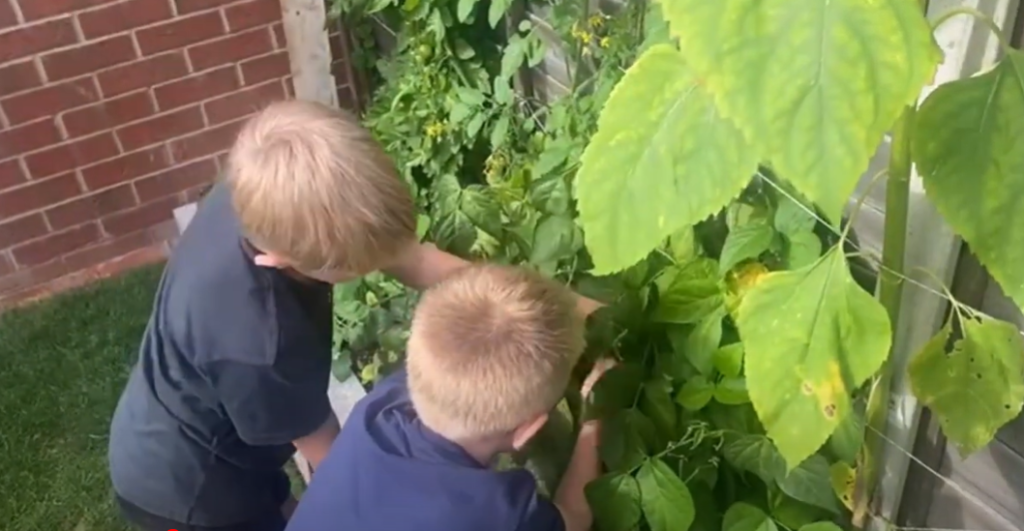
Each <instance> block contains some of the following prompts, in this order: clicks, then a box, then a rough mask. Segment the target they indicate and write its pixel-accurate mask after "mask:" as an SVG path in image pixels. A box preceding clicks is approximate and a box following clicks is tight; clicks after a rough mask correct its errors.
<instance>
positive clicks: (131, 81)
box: [96, 51, 188, 98]
mask: <svg viewBox="0 0 1024 531" xmlns="http://www.w3.org/2000/svg"><path fill="white" fill-rule="evenodd" d="M186 75H188V63H186V62H185V54H184V52H180V51H179V52H172V53H167V54H163V55H157V56H154V57H150V58H147V59H143V60H141V61H136V62H134V63H130V64H126V65H124V66H119V67H117V68H112V69H110V70H105V71H103V72H100V73H99V74H97V75H96V79H97V80H98V81H99V84H100V89H101V90H102V91H103V95H104V96H105V97H108V98H109V97H111V96H117V95H119V94H124V93H125V92H130V91H133V90H137V89H141V88H149V87H151V86H153V85H156V84H158V83H163V82H164V81H170V80H172V79H177V78H179V77H182V76H186Z"/></svg>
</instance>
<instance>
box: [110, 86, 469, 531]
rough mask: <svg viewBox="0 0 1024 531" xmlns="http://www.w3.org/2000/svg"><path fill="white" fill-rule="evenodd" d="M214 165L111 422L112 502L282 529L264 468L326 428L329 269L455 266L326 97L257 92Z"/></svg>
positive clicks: (153, 518)
mask: <svg viewBox="0 0 1024 531" xmlns="http://www.w3.org/2000/svg"><path fill="white" fill-rule="evenodd" d="M225 173H226V174H225V176H224V179H223V182H222V183H219V184H217V185H216V186H215V187H214V188H213V190H212V191H211V192H210V194H209V195H208V196H207V197H206V198H205V199H204V201H203V203H202V205H201V206H200V208H199V211H198V212H197V214H196V216H195V218H194V219H193V220H192V222H191V224H190V226H189V228H188V230H187V231H185V233H184V234H183V235H182V237H181V240H180V241H179V242H178V245H177V247H176V248H175V250H174V253H173V255H172V256H171V259H170V261H169V262H168V264H167V267H166V269H165V271H164V275H163V279H162V280H161V282H160V286H159V289H158V293H157V296H156V300H155V303H154V306H153V312H152V316H151V318H150V321H149V325H148V327H147V329H146V332H145V336H144V337H143V341H142V346H141V348H140V353H139V361H138V363H137V364H136V366H135V367H134V369H133V370H132V373H131V376H130V378H129V381H128V384H127V387H126V389H125V390H124V393H123V394H122V396H121V399H120V402H119V404H118V406H117V410H116V412H115V414H114V418H113V421H112V424H111V433H110V442H109V460H110V473H111V478H112V480H113V484H114V490H115V492H116V494H117V499H118V503H119V505H120V507H121V509H122V512H123V513H124V515H125V516H126V517H127V518H128V519H129V520H130V521H132V522H133V523H135V524H136V525H138V526H139V527H141V528H142V529H145V530H154V531H167V530H168V529H177V530H178V531H186V530H188V531H201V530H211V531H264V530H266V531H280V530H281V529H283V528H284V526H285V518H286V516H287V514H288V513H289V512H290V508H291V505H292V504H293V503H294V500H292V499H291V498H290V495H289V482H288V478H287V477H286V476H285V474H284V472H283V471H282V466H283V465H284V464H285V463H286V462H287V460H288V459H289V458H290V457H291V456H292V454H293V453H294V451H295V449H296V448H298V449H299V450H300V451H301V452H302V454H303V455H304V456H305V457H306V458H307V459H308V460H309V461H310V463H311V464H312V465H313V466H314V467H315V466H316V465H317V464H318V463H319V462H320V460H321V459H322V458H323V456H324V455H325V454H326V453H327V450H328V449H329V448H330V445H331V443H332V441H333V440H334V437H335V436H336V434H337V432H338V425H337V420H336V417H335V416H334V415H333V414H332V412H331V408H330V404H329V402H328V399H327V385H328V381H329V375H330V367H331V332H332V308H331V284H332V283H335V282H339V281H342V280H346V279H351V278H355V277H357V276H360V275H363V274H365V273H367V272H370V271H373V270H376V269H383V270H385V271H387V272H390V273H391V274H393V275H395V276H396V277H398V278H399V279H400V280H402V281H404V282H405V283H406V284H408V285H411V286H414V287H425V286H427V285H429V284H431V283H433V282H435V281H437V280H439V279H441V278H442V277H444V276H445V275H446V274H448V273H449V272H450V271H452V270H454V269H455V268H457V267H461V266H462V265H464V264H465V262H463V261H462V260H460V259H458V258H455V257H453V256H451V255H448V254H445V253H442V252H440V251H438V250H437V249H436V248H435V247H433V246H429V245H420V244H419V243H418V241H417V237H416V230H415V223H416V222H415V215H414V207H413V201H412V198H411V197H410V194H409V191H408V189H407V187H406V186H405V184H404V183H403V181H402V180H401V179H400V178H399V176H398V174H397V172H396V170H395V167H394V165H393V164H392V163H391V161H390V160H389V159H388V157H387V155H386V154H385V153H384V152H383V150H382V149H381V148H380V146H379V145H378V144H377V143H376V142H375V141H374V139H373V138H372V136H371V135H370V134H369V132H367V131H366V130H364V129H363V128H362V127H360V126H359V124H358V122H357V121H356V120H355V119H354V118H353V117H351V116H350V115H348V114H345V113H344V112H342V111H338V110H333V109H330V108H327V107H324V106H321V105H317V104H313V103H304V102H296V101H292V102H282V103H278V104H274V105H271V106H270V107H268V108H266V109H265V110H263V111H262V112H260V113H259V114H257V115H256V116H255V117H254V118H252V119H251V120H250V121H248V122H247V123H246V124H245V126H244V127H243V128H242V130H241V132H240V134H239V136H238V139H237V141H236V142H235V144H234V146H233V148H232V150H231V153H230V155H229V158H228V169H227V170H226V172H225Z"/></svg>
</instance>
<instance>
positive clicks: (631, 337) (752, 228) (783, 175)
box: [335, 0, 1024, 531]
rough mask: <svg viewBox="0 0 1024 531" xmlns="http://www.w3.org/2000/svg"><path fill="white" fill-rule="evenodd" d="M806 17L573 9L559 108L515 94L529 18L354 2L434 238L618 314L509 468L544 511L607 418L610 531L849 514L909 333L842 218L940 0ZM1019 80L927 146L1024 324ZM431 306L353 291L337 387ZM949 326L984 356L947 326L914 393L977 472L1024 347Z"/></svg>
mask: <svg viewBox="0 0 1024 531" xmlns="http://www.w3.org/2000/svg"><path fill="white" fill-rule="evenodd" d="M805 4H806V2H802V1H799V0H720V1H717V2H707V1H705V0H662V1H661V2H659V3H645V2H631V3H628V4H627V7H625V8H624V9H622V10H621V11H620V12H617V13H600V12H597V13H595V12H592V11H591V6H590V3H588V2H586V1H583V0H559V1H553V2H551V4H550V6H549V7H550V10H549V11H548V12H549V13H550V15H549V17H548V18H547V21H548V22H550V25H551V28H550V29H551V30H553V33H554V34H556V35H557V36H558V37H559V38H560V39H561V42H560V43H558V47H559V48H561V50H562V52H563V54H564V56H565V57H567V58H568V60H569V65H568V68H567V69H566V72H565V76H564V78H563V79H564V80H566V81H567V85H568V86H567V90H566V92H565V94H562V95H556V94H540V93H535V91H534V90H532V89H531V87H530V86H529V82H528V80H529V79H530V77H531V76H523V75H520V74H522V73H523V72H524V71H525V69H529V68H533V67H536V66H538V65H539V64H541V62H542V61H543V59H544V54H545V53H546V52H547V51H548V50H547V49H548V47H549V46H551V45H552V44H553V43H552V42H551V39H550V33H549V32H548V31H547V28H545V29H544V30H541V29H540V28H537V27H534V24H533V23H532V22H530V21H528V20H519V19H512V18H510V17H511V16H512V15H513V14H514V11H515V10H513V9H511V5H512V3H511V2H510V1H509V0H490V1H488V2H481V1H479V0H401V1H399V0H370V1H365V0H344V1H343V3H339V4H337V5H338V6H341V7H339V8H338V9H339V11H341V12H344V13H345V14H346V15H347V16H349V17H354V18H356V19H358V18H359V17H367V16H372V17H374V21H375V23H377V22H379V21H381V20H386V21H387V23H388V24H389V25H390V27H391V28H392V30H393V31H394V32H395V34H396V35H395V37H396V38H395V40H396V44H395V47H394V50H392V51H391V52H390V53H389V54H387V55H385V56H383V57H381V58H380V59H379V60H378V61H377V62H376V65H377V77H378V78H379V79H381V80H382V84H381V86H380V87H378V89H377V90H376V92H375V95H374V99H373V102H372V104H371V106H370V108H369V109H368V111H367V112H366V123H367V125H368V126H369V127H370V128H371V130H372V131H373V132H374V134H375V135H376V136H377V138H378V139H379V140H380V141H381V143H382V144H383V145H384V146H385V148H386V149H387V150H388V152H389V153H390V154H391V155H392V156H393V157H394V159H395V160H396V162H397V164H398V167H399V170H400V172H401V174H402V176H403V178H404V179H405V180H406V181H407V182H408V183H409V185H410V187H411V189H412V190H413V193H414V195H415V198H416V202H417V206H418V208H419V210H420V220H421V222H420V229H421V236H422V237H424V238H425V239H427V240H430V241H433V242H436V243H437V244H438V245H439V246H441V247H442V248H443V249H446V250H448V251H450V252H453V253H455V254H458V255H460V256H464V257H468V258H473V259H479V260H490V261H497V262H501V263H512V264H521V265H523V266H526V267H532V268H536V269H537V270H539V271H542V272H544V273H545V274H547V275H550V276H552V277H555V278H558V279H560V280H561V281H563V282H565V283H566V284H567V285H570V286H572V287H573V288H574V289H575V290H577V291H578V292H580V293H581V294H583V295H586V296H589V297H592V298H595V299H597V300H600V301H602V302H604V303H606V304H607V306H606V307H605V308H604V309H602V310H600V311H599V312H597V313H596V314H595V315H593V316H591V318H590V321H589V326H588V348H587V353H586V354H585V355H584V357H583V360H582V361H581V363H580V367H578V370H577V371H576V372H577V373H578V374H577V375H576V380H578V377H579V376H580V375H582V374H585V371H586V370H588V369H589V364H590V363H591V362H592V361H593V360H594V358H595V357H596V356H598V355H602V356H603V355H611V356H614V357H616V358H618V359H619V361H620V364H619V366H618V367H617V368H616V369H614V370H613V371H611V372H610V373H609V374H607V375H606V376H605V377H604V378H603V379H602V380H601V381H600V382H599V383H598V385H597V387H596V389H595V392H594V397H593V399H592V400H591V402H590V403H587V404H585V405H581V404H580V401H581V400H580V397H579V396H578V393H576V395H575V396H574V395H573V393H567V395H566V399H565V400H564V401H563V404H561V405H560V406H559V412H560V414H559V415H555V416H554V417H553V421H552V422H551V423H549V425H548V426H547V427H546V428H545V430H544V432H543V433H542V434H541V436H539V437H538V439H537V440H536V441H534V444H531V445H530V447H529V448H528V449H527V452H526V453H525V454H524V455H516V456H507V458H506V459H505V462H506V463H507V464H508V466H525V467H526V468H527V469H529V470H530V471H532V472H533V473H534V474H535V475H536V476H537V477H538V479H539V483H540V485H541V490H542V492H546V493H550V492H552V491H553V489H554V486H555V485H556V484H557V482H558V479H559V475H560V474H561V471H562V470H563V469H564V463H565V461H566V459H567V455H568V453H569V451H571V447H572V444H571V442H572V441H571V439H572V437H573V433H575V430H576V428H577V426H578V423H579V422H580V420H582V418H584V417H586V418H600V419H602V423H603V424H602V426H603V429H602V441H601V448H600V455H601V459H602V462H603V464H604V466H605V468H606V469H607V470H606V474H605V475H604V476H602V477H601V478H600V479H599V480H598V481H595V482H594V483H592V484H591V485H589V486H588V487H587V497H588V499H589V500H590V503H591V506H592V508H593V510H594V515H595V527H596V528H597V529H599V530H605V531H631V530H635V529H650V530H652V531H662V530H666V531H667V530H672V531H677V530H678V531H688V530H690V529H692V530H695V531H755V530H757V531H778V530H779V529H780V528H782V529H788V530H799V531H835V529H837V526H836V524H835V523H833V522H844V521H845V520H846V519H847V517H848V516H849V513H848V512H847V511H848V510H850V509H851V507H853V506H854V503H853V500H852V495H853V494H852V493H853V485H854V483H855V482H854V480H853V478H854V477H855V475H856V474H858V473H859V471H858V467H861V466H862V465H863V463H864V460H865V459H866V457H865V455H864V454H865V447H864V445H863V444H862V443H863V440H864V435H865V432H866V428H865V412H864V404H865V402H866V401H867V396H866V395H867V392H868V390H867V389H865V384H866V382H868V381H869V379H871V378H872V377H873V376H875V375H876V373H877V372H878V371H879V369H880V368H881V367H883V366H884V365H885V361H886V359H887V357H888V355H889V349H890V347H891V345H892V331H893V328H894V325H893V323H890V322H889V319H888V317H887V313H886V308H883V307H882V305H881V304H880V303H878V302H876V301H875V299H874V298H873V297H872V296H871V295H870V294H869V293H868V292H867V291H865V288H863V287H862V286H865V285H867V283H866V282H863V279H861V282H860V283H858V282H857V281H855V280H854V271H855V270H856V268H853V270H851V268H852V267H853V264H856V263H858V260H861V261H862V260H863V259H862V257H857V258H851V257H850V255H848V254H847V253H850V252H852V251H853V250H855V248H854V247H853V246H854V242H855V241H856V237H855V235H854V234H853V233H852V232H850V229H849V228H848V227H846V226H845V225H844V220H843V218H842V217H841V213H842V210H843V207H844V206H845V205H847V204H848V202H849V199H850V197H849V196H850V194H851V193H852V191H853V189H854V185H855V184H856V182H857V180H858V179H859V178H860V177H861V174H862V173H863V172H864V170H865V168H866V167H867V163H868V158H869V156H870V155H871V154H872V153H873V152H874V151H875V148H876V145H877V143H878V141H879V140H880V138H881V137H882V135H883V134H884V133H885V132H886V131H887V130H888V129H889V128H890V127H891V126H892V125H893V123H894V122H895V120H896V118H897V116H898V115H899V113H900V112H901V110H902V109H903V108H904V106H905V105H907V104H910V103H913V102H914V101H915V99H916V98H917V97H918V94H919V93H920V90H921V88H922V87H923V85H924V83H925V82H926V81H927V80H928V78H929V77H930V76H931V74H932V72H933V70H934V69H935V66H936V64H937V63H938V61H939V52H938V49H937V47H936V46H935V43H934V42H933V40H932V37H931V34H930V32H929V27H928V24H927V22H926V20H925V19H924V17H923V15H922V13H921V11H920V6H919V4H920V2H919V1H918V0H877V1H874V2H864V1H861V0H833V1H831V2H813V3H812V4H813V5H811V6H810V7H808V6H807V5H805ZM527 7H529V8H536V7H539V6H538V5H535V4H530V5H528V6H527ZM534 12H535V13H536V12H539V11H537V10H534ZM363 20H365V18H364V19H363ZM542 35H544V36H543V38H542ZM549 73H550V72H549ZM1022 73H1024V56H1022V55H1021V54H1020V53H1019V52H1011V53H1010V56H1009V57H1008V58H1007V59H1005V60H1004V61H1003V62H1002V63H1000V65H999V66H997V67H996V68H995V69H994V70H993V71H992V72H989V73H986V74H983V75H981V76H978V77H975V78H971V79H966V80H963V81H958V82H954V83H950V84H948V85H947V86H945V87H941V88H939V89H938V90H936V91H934V92H933V93H932V94H931V96H930V97H929V98H928V100H927V101H926V102H925V104H924V106H923V107H922V109H921V112H920V113H919V116H918V119H917V123H916V124H915V127H914V129H915V131H913V133H914V135H913V139H914V142H913V157H914V160H915V162H916V163H917V164H918V166H919V168H920V171H921V173H922V175H923V177H924V180H925V187H926V190H927V192H928V196H929V198H931V200H932V201H933V202H934V203H935V204H936V206H937V207H938V208H939V210H940V211H941V212H942V213H943V214H944V215H945V216H946V217H947V218H948V219H949V221H950V223H951V224H952V225H953V227H954V228H956V229H957V231H958V232H960V233H962V234H963V235H964V237H965V239H966V240H967V241H968V242H969V243H970V245H971V248H972V250H974V251H975V252H976V253H977V254H978V256H979V257H980V258H981V259H982V261H983V262H984V263H985V265H986V266H988V267H989V269H990V270H991V271H992V273H993V276H994V277H995V278H996V280H998V281H999V282H1000V283H1001V284H1002V285H1003V287H1004V289H1006V291H1007V292H1008V293H1010V294H1011V296H1013V297H1014V299H1015V300H1016V301H1017V302H1018V303H1022V301H1024V291H1022V290H1024V287H1022V286H1024V276H1021V275H1022V274H1021V273H1018V272H1017V269H1019V268H1018V267H1017V265H1018V264H1019V262H1021V258H1022V257H1018V256H1017V254H1015V253H1018V251H1017V249H1020V248H1022V245H1024V233H1021V232H1020V229H1018V227H1017V225H1019V223H1016V224H1015V223H1013V222H1012V220H1014V219H1016V212H1017V211H1019V210H1021V208H1022V207H1024V205H1021V204H1018V203H1020V201H1019V200H1018V199H1017V198H1019V197H1021V195H1022V194H1024V182H1021V177H1020V176H1021V175H1024V166H1022V164H1024V162H1021V161H1024V156H1022V153H1024V146H1022V145H1021V142H1022V140H1021V139H1022V138H1024V131H1022V130H1021V127H1022V126H1021V125H1019V124H1018V122H1019V120H1014V119H1013V117H1015V116H1019V115H1021V113H1022V111H1024V85H1022V84H1021V82H1020V79H1022V78H1024V75H1021V74H1022ZM759 163H761V164H762V166H758V164H759ZM822 221H823V222H822ZM899 252H902V250H899ZM862 273H863V272H862ZM858 278H859V279H860V277H858ZM415 300H416V295H415V294H414V293H411V292H409V291H408V290H407V289H405V288H403V287H401V286H399V285H397V284H396V283H394V282H393V281H389V280H386V279H384V278H383V277H381V276H379V275H374V276H371V277H368V278H366V279H363V280H362V281H359V282H356V283H352V284H350V285H346V286H342V287H339V288H338V291H337V294H336V301H335V304H336V314H337V319H336V320H337V325H336V331H335V336H336V343H337V344H336V351H337V355H338V360H339V361H338V363H337V366H338V369H337V370H338V371H339V372H342V371H343V370H344V369H343V368H344V367H347V366H348V361H347V360H348V358H350V357H351V358H353V359H354V365H355V367H356V369H357V371H358V372H359V374H360V376H361V377H362V378H363V380H364V381H372V380H373V379H374V378H376V377H377V376H378V375H380V374H383V373H385V372H387V371H388V370H389V369H390V368H391V367H393V366H394V365H395V364H397V363H399V362H400V361H401V356H402V350H403V348H404V342H405V338H406V337H407V334H408V321H409V317H410V312H411V308H412V306H413V305H414V304H415ZM954 306H956V312H957V313H956V318H957V319H958V321H957V322H959V323H960V324H961V328H963V330H964V332H965V335H964V337H962V338H960V339H959V340H958V341H956V343H955V344H954V345H953V349H952V352H951V353H949V354H948V355H947V353H946V344H947V342H948V340H950V339H952V336H951V334H952V331H953V329H952V327H947V328H944V329H943V331H942V332H940V334H939V336H937V338H936V339H935V340H934V341H933V342H932V343H930V344H929V346H928V347H926V348H925V349H924V350H923V351H922V352H921V353H920V354H919V355H918V356H917V358H916V359H915V361H914V363H913V365H912V367H911V373H910V377H911V381H912V386H913V388H914V392H915V393H916V394H917V395H918V397H919V398H920V399H921V401H922V403H924V404H926V405H927V406H929V407H931V408H932V409H933V410H934V411H935V413H936V415H937V416H938V417H939V418H940V419H941V422H942V425H943V428H944V430H945V431H946V433H947V435H948V436H949V437H950V439H951V440H953V441H954V442H956V443H957V444H959V445H960V447H961V449H962V451H964V452H965V453H968V452H970V451H973V450H975V449H977V448H979V447H981V446H983V445H984V444H986V443H987V442H988V441H989V440H990V439H991V438H992V437H993V435H994V433H995V431H996V430H997V429H998V428H999V427H1000V426H1001V425H1003V424H1005V423H1006V422H1007V421H1009V420H1010V419H1012V418H1013V417H1015V416H1016V415H1017V414H1018V413H1019V412H1020V411H1021V406H1022V404H1024V367H1022V365H1024V361H1022V360H1021V352H1022V351H1024V344H1021V338H1020V336H1019V335H1017V334H1016V331H1015V329H1014V328H1013V327H1012V326H1010V325H1008V324H1005V323H999V322H996V321H992V320H990V319H987V318H985V319H980V320H979V318H977V316H975V315H974V314H973V313H971V312H970V311H969V310H967V309H965V308H962V307H960V306H957V305H954ZM963 314H966V315H967V316H968V317H964V316H963ZM574 385H578V381H575V383H574ZM968 397H970V399H968Z"/></svg>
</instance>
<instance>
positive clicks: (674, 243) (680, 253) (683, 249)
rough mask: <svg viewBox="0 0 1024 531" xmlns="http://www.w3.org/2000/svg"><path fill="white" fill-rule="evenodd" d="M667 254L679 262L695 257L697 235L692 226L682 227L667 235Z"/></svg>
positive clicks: (688, 260) (685, 261) (682, 262)
mask: <svg viewBox="0 0 1024 531" xmlns="http://www.w3.org/2000/svg"><path fill="white" fill-rule="evenodd" d="M668 254H669V255H671V256H672V258H673V259H674V260H675V261H676V262H677V263H680V264H685V263H687V262H690V261H692V260H693V259H694V258H696V257H697V235H696V232H695V231H694V230H693V227H683V228H681V229H679V230H677V231H675V232H673V233H672V235H671V236H669V237H668Z"/></svg>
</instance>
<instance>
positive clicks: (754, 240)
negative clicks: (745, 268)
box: [718, 222, 775, 275]
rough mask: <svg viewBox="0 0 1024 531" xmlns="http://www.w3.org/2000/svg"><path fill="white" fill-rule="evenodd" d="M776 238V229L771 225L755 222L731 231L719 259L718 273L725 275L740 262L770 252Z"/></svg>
mask: <svg viewBox="0 0 1024 531" xmlns="http://www.w3.org/2000/svg"><path fill="white" fill-rule="evenodd" d="M773 238H775V229H774V228H773V227H772V226H771V224H769V223H764V222H754V223H748V224H746V225H743V226H740V227H736V228H734V229H732V230H730V231H729V235H728V236H726V238H725V245H724V246H723V247H722V257H721V258H719V263H718V272H719V274H721V275H725V274H726V273H728V272H729V270H730V269H732V268H733V267H735V266H736V265H737V264H739V263H740V262H742V261H744V260H747V259H750V258H757V257H758V256H760V255H761V253H763V252H765V251H767V250H768V247H770V246H771V244H772V239H773Z"/></svg>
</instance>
